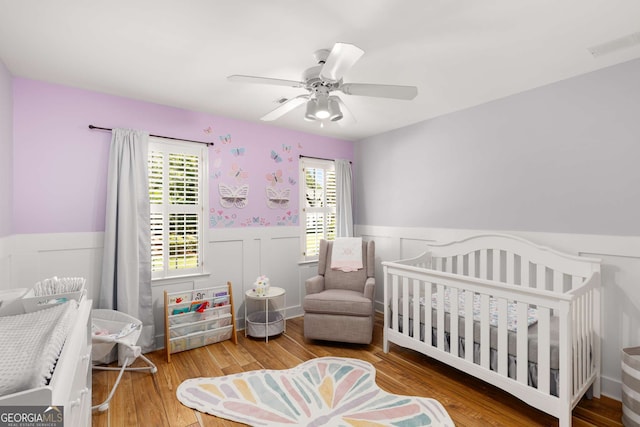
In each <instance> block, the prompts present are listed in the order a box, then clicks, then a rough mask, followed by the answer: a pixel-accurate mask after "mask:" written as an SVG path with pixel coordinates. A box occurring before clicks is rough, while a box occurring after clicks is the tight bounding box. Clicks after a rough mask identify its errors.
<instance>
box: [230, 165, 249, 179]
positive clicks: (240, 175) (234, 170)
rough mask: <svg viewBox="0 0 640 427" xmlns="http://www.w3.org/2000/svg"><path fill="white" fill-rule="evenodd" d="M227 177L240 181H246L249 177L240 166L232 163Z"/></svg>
mask: <svg viewBox="0 0 640 427" xmlns="http://www.w3.org/2000/svg"><path fill="white" fill-rule="evenodd" d="M229 176H230V177H232V178H235V179H237V180H238V181H240V180H242V179H247V178H248V177H249V172H247V171H245V170H243V169H242V168H241V167H240V166H238V165H237V164H235V163H234V164H232V165H231V170H230V171H229Z"/></svg>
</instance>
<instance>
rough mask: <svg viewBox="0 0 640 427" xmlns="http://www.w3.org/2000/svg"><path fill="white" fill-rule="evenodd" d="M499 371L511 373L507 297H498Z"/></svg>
mask: <svg viewBox="0 0 640 427" xmlns="http://www.w3.org/2000/svg"><path fill="white" fill-rule="evenodd" d="M498 373H499V374H500V375H503V376H505V377H506V376H508V375H509V343H508V341H507V299H506V298H500V299H498Z"/></svg>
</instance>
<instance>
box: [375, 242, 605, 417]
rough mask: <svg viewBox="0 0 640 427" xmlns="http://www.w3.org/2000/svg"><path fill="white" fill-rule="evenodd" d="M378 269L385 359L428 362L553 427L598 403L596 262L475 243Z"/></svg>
mask: <svg viewBox="0 0 640 427" xmlns="http://www.w3.org/2000/svg"><path fill="white" fill-rule="evenodd" d="M382 265H383V269H384V304H385V316H384V341H383V346H384V351H385V352H388V351H389V343H395V344H397V345H400V346H402V347H406V348H411V349H413V350H416V351H418V352H421V353H423V354H425V355H427V356H430V357H433V358H435V359H438V360H440V361H442V362H444V363H447V364H449V365H451V366H453V367H455V368H457V369H460V370H462V371H464V372H466V373H468V374H471V375H473V376H475V377H477V378H480V379H482V380H484V381H486V382H488V383H491V384H493V385H495V386H497V387H499V388H501V389H503V390H505V391H507V392H509V393H511V394H512V395H514V396H516V397H518V398H519V399H521V400H523V401H524V402H526V403H527V404H529V405H531V406H533V407H535V408H538V409H540V410H542V411H544V412H546V413H548V414H551V415H553V416H555V417H557V418H558V419H559V422H560V426H561V427H563V426H570V425H571V412H572V410H573V408H574V407H575V405H576V404H577V403H578V402H579V400H580V399H581V398H582V396H583V395H584V394H585V393H586V392H587V391H588V390H589V389H590V388H591V390H592V392H593V394H594V395H595V396H596V397H599V396H600V334H601V327H600V260H598V259H594V258H587V257H582V256H574V255H570V254H565V253H561V252H558V251H555V250H553V249H549V248H546V247H542V246H538V245H535V244H533V243H531V242H529V241H526V240H524V239H521V238H518V237H515V236H508V235H495V234H493V235H486V234H485V235H478V236H474V237H471V238H468V239H465V240H461V241H457V242H453V243H448V244H430V245H429V247H428V251H427V252H425V253H424V254H422V255H421V256H419V257H417V258H413V259H408V260H401V261H396V262H383V263H382ZM467 319H473V321H467ZM465 337H473V342H474V345H473V346H472V347H471V346H466V348H465ZM470 348H472V350H471V351H469V349H470ZM465 350H466V351H465Z"/></svg>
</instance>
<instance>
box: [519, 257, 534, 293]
mask: <svg viewBox="0 0 640 427" xmlns="http://www.w3.org/2000/svg"><path fill="white" fill-rule="evenodd" d="M530 282H531V280H530V278H529V259H528V258H526V257H523V256H521V257H520V285H521V286H525V287H527V288H528V287H529V286H530Z"/></svg>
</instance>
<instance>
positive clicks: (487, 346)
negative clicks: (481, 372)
mask: <svg viewBox="0 0 640 427" xmlns="http://www.w3.org/2000/svg"><path fill="white" fill-rule="evenodd" d="M490 339H491V335H490V329H489V295H487V294H481V295H480V365H481V366H482V367H483V368H486V369H489V366H490V358H489V356H490V354H491V341H490Z"/></svg>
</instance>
